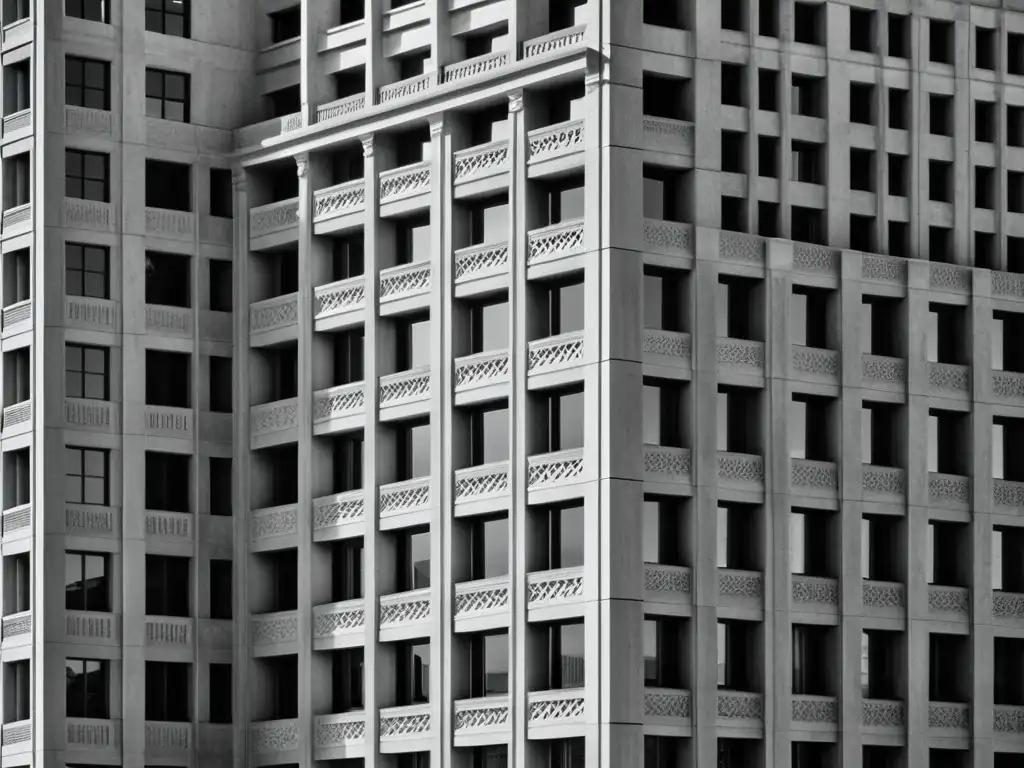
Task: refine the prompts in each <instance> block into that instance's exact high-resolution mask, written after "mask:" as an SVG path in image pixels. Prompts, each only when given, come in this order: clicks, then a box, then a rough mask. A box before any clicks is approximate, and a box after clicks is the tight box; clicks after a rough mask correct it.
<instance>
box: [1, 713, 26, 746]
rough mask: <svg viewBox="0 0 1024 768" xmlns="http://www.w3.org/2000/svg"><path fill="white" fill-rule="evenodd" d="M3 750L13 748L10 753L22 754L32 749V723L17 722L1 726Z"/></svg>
mask: <svg viewBox="0 0 1024 768" xmlns="http://www.w3.org/2000/svg"><path fill="white" fill-rule="evenodd" d="M2 733H3V736H2V740H3V748H4V750H5V751H6V750H8V748H11V747H13V748H14V749H13V750H12V751H15V752H23V751H25V750H28V749H31V748H32V721H31V720H17V721H15V722H13V723H4V724H3V732H2Z"/></svg>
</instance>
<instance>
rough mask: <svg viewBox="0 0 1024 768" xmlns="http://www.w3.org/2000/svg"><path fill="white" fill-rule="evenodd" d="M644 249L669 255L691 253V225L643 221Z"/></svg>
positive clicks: (659, 220) (657, 220)
mask: <svg viewBox="0 0 1024 768" xmlns="http://www.w3.org/2000/svg"><path fill="white" fill-rule="evenodd" d="M644 248H645V249H647V250H653V251H667V252H669V253H676V252H678V253H691V252H692V251H693V225H692V224H683V223H680V222H677V221H666V220H664V219H644Z"/></svg>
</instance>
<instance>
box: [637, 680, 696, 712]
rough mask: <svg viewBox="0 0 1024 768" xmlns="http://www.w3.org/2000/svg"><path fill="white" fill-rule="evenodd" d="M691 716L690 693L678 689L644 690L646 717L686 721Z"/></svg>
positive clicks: (651, 688)
mask: <svg viewBox="0 0 1024 768" xmlns="http://www.w3.org/2000/svg"><path fill="white" fill-rule="evenodd" d="M691 716H692V707H691V702H690V692H689V691H685V690H682V689H678V688H653V687H646V688H644V717H650V718H655V717H658V718H661V717H667V718H671V719H673V720H685V719H687V718H689V717H691Z"/></svg>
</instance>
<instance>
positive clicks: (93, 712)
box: [64, 657, 110, 720]
mask: <svg viewBox="0 0 1024 768" xmlns="http://www.w3.org/2000/svg"><path fill="white" fill-rule="evenodd" d="M64 661H65V667H66V668H67V669H69V668H70V667H68V665H69V664H70V663H71V662H80V663H81V664H82V672H81V673H80V674H78V675H76V676H75V677H71V676H70V675H67V685H66V688H65V696H64V709H65V714H66V716H67V717H76V718H81V719H84V720H107V719H109V718H110V663H109V662H108V661H106V660H105V659H85V658H78V657H66V658H65V660H64ZM91 665H95V670H94V671H95V672H98V673H99V677H98V678H97V679H99V680H101V681H102V682H101V683H100V684H99V687H100V690H99V691H97V692H93V693H92V694H91V695H90V690H89V689H90V686H89V680H90V679H91V678H90V675H91V673H90V666H91ZM78 679H81V680H82V683H83V685H82V690H81V691H80V692H79V691H75V692H74V693H75V696H74V698H73V697H72V690H71V687H72V684H73V682H74V681H75V680H78ZM91 696H96V697H97V698H98V702H97V703H96V704H94V703H93V702H90V698H91ZM93 707H96V708H95V709H94V708H93Z"/></svg>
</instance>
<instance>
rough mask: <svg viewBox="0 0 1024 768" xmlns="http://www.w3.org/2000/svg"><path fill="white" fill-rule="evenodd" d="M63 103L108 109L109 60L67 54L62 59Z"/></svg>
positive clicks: (72, 105) (86, 107)
mask: <svg viewBox="0 0 1024 768" xmlns="http://www.w3.org/2000/svg"><path fill="white" fill-rule="evenodd" d="M64 103H65V104H67V105H68V106H69V107H84V108H85V109H102V110H109V109H110V62H109V61H100V60H98V59H84V58H81V57H79V56H68V57H67V58H66V59H64Z"/></svg>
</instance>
